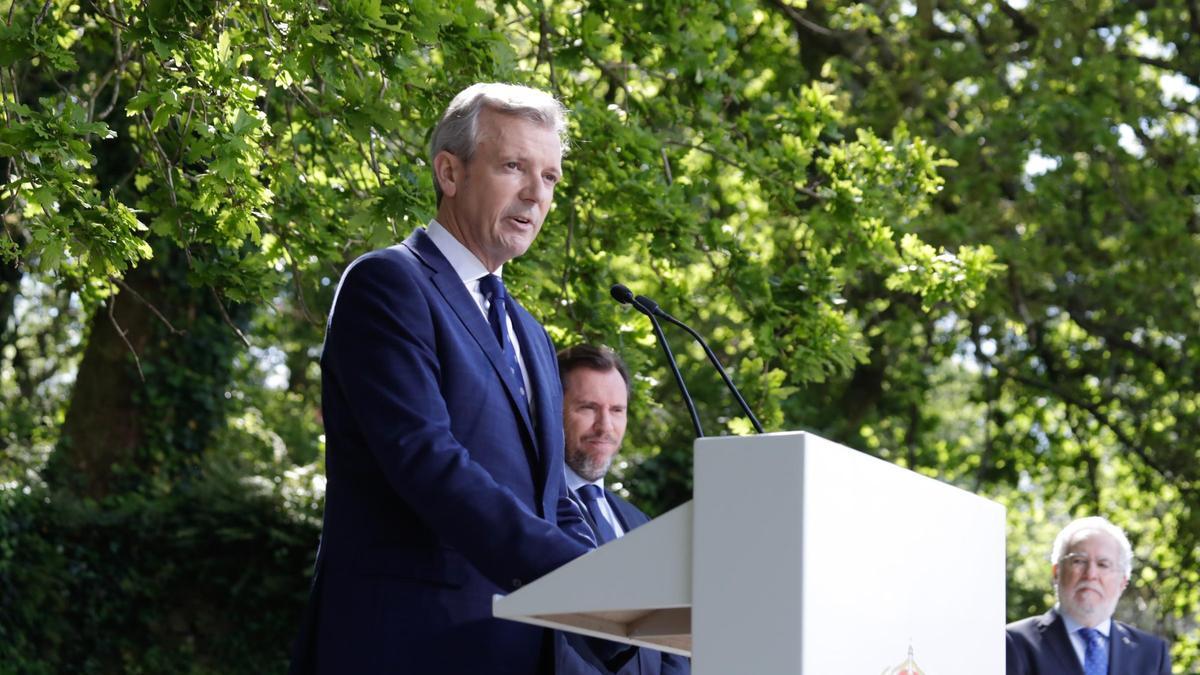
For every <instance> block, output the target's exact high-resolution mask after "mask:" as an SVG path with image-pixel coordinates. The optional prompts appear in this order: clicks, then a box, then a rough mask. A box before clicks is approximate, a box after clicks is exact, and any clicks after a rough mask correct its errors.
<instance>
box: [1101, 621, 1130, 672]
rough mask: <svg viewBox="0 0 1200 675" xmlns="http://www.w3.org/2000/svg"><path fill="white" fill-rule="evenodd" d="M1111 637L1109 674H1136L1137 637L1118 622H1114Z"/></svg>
mask: <svg viewBox="0 0 1200 675" xmlns="http://www.w3.org/2000/svg"><path fill="white" fill-rule="evenodd" d="M1109 635H1110V636H1111V639H1109V641H1108V644H1109V654H1108V672H1110V673H1132V672H1134V670H1133V666H1134V661H1135V660H1136V658H1135V657H1136V652H1135V650H1136V649H1137V636H1136V635H1133V634H1132V633H1130V631H1129V629H1128V628H1126V627H1125V626H1123V625H1121V623H1120V622H1118V621H1113V622H1112V630H1110V631H1109Z"/></svg>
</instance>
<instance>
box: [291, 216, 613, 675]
mask: <svg viewBox="0 0 1200 675" xmlns="http://www.w3.org/2000/svg"><path fill="white" fill-rule="evenodd" d="M510 306H511V310H510V313H511V318H512V322H513V326H514V329H515V331H516V333H517V335H518V338H519V339H520V341H521V348H522V355H523V358H524V361H525V365H526V369H527V370H528V372H529V379H530V384H531V386H532V394H531V395H532V397H533V415H532V416H531V415H530V408H529V406H528V405H527V404H526V402H525V401H524V399H523V397H522V396H521V394H520V393H519V392H518V388H519V386H520V382H519V381H518V380H519V378H520V376H519V375H517V376H516V377H513V375H512V373H511V371H510V370H509V368H508V366H507V365H506V363H505V358H504V355H503V352H502V351H501V349H500V346H499V343H498V342H497V341H496V339H495V337H494V334H493V333H492V331H491V329H490V327H489V325H488V322H487V319H486V318H485V317H484V315H483V313H482V312H481V311H480V310H479V306H478V305H477V304H476V303H475V300H474V299H473V298H472V297H471V295H470V293H469V292H468V291H467V289H466V287H465V286H464V285H463V283H462V281H461V280H460V279H459V277H458V275H457V274H456V273H455V271H454V269H453V268H452V267H451V266H450V264H449V262H448V261H447V260H446V259H445V257H444V256H442V254H441V252H440V251H438V249H437V247H436V246H435V245H434V244H433V241H432V240H431V239H430V238H429V236H428V235H427V234H426V233H425V231H424V229H421V228H418V229H417V230H416V231H414V232H413V234H412V235H411V236H410V237H409V238H408V239H407V240H405V242H404V243H403V244H402V245H399V246H393V247H391V248H388V249H383V250H380V251H375V252H372V253H368V254H367V255H364V256H363V257H361V258H359V259H358V260H356V261H355V262H354V263H353V264H352V265H351V266H350V267H349V268H348V269H347V270H346V273H345V274H344V275H343V277H342V280H341V282H340V284H339V287H338V290H337V294H336V295H335V298H334V307H333V310H332V312H331V314H330V319H329V325H328V327H327V331H326V336H325V346H324V350H323V352H322V355H321V369H322V412H323V415H324V419H325V433H326V454H325V460H326V473H327V477H328V483H327V487H326V497H325V521H324V529H323V531H322V535H321V546H320V548H319V551H318V554H317V568H316V572H315V577H314V582H313V591H312V597H311V598H310V601H309V610H308V615H307V617H306V628H305V630H303V631H302V634H301V638H300V639H299V640H298V641H297V645H296V652H295V660H294V662H293V671H298V672H304V671H310V672H311V671H313V670H315V671H316V672H321V673H394V672H403V673H437V674H439V675H440V674H451V673H471V674H475V673H505V674H512V675H529V674H531V673H538V672H545V671H546V670H548V667H549V664H550V663H551V662H552V659H553V656H552V655H551V653H550V649H551V647H550V646H549V645H550V642H549V641H548V637H549V632H548V631H545V630H544V629H541V628H537V627H533V626H527V625H523V624H518V623H513V622H508V621H502V620H498V619H494V618H492V595H493V594H495V593H506V592H510V591H512V590H514V589H516V588H518V587H520V586H521V585H522V584H524V583H527V582H529V581H532V580H534V579H536V578H538V577H540V576H542V575H543V574H545V573H547V572H549V571H551V570H553V569H555V568H556V567H558V566H560V565H562V564H563V563H566V562H568V561H569V560H571V559H573V558H575V557H577V556H579V555H581V554H583V553H584V552H586V551H587V547H586V545H585V544H584V543H581V542H582V541H585V540H587V539H590V536H591V535H590V532H589V531H588V529H587V525H586V523H585V522H584V521H583V520H582V516H581V515H580V514H579V512H578V510H577V509H576V508H575V506H574V504H573V503H572V502H571V501H570V500H569V499H568V498H567V493H566V487H565V482H564V479H563V459H562V447H563V437H562V393H561V389H560V385H559V380H558V366H557V363H556V361H555V355H554V347H553V345H552V344H551V342H550V338H549V336H548V335H547V334H546V332H545V331H544V330H543V329H542V327H541V326H540V325H539V324H538V323H537V321H535V320H534V319H533V317H532V316H530V315H529V313H528V312H526V311H525V310H524V309H523V308H522V307H521V306H520V305H519V304H517V303H516V302H515V301H512V302H510ZM560 516H562V517H563V518H566V519H568V520H569V521H570V522H561V523H560V522H559V521H560ZM560 526H561V528H560ZM564 529H566V530H568V531H569V533H568V532H564Z"/></svg>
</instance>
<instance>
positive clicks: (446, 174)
mask: <svg viewBox="0 0 1200 675" xmlns="http://www.w3.org/2000/svg"><path fill="white" fill-rule="evenodd" d="M433 175H434V177H435V178H436V179H437V182H438V187H440V188H441V189H442V194H443V195H444V196H446V197H453V196H454V195H455V193H457V192H458V184H459V183H461V182H462V180H463V176H464V175H465V171H464V167H463V163H462V161H461V160H459V158H458V157H457V156H455V155H453V154H451V153H449V152H446V151H445V150H443V151H441V152H439V153H438V154H437V155H435V156H434V158H433Z"/></svg>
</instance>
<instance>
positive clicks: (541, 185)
mask: <svg viewBox="0 0 1200 675" xmlns="http://www.w3.org/2000/svg"><path fill="white" fill-rule="evenodd" d="M551 192H552V189H551V188H550V186H548V185H547V184H546V181H544V180H542V178H541V176H537V175H533V174H530V175H528V176H526V178H525V181H524V184H523V185H522V186H521V194H520V197H521V199H524V200H525V201H528V202H534V203H536V204H544V203H545V202H547V201H549V199H550V194H551Z"/></svg>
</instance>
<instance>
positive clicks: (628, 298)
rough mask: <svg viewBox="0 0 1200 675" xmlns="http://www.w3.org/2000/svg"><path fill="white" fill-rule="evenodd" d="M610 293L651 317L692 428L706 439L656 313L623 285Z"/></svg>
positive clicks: (611, 289) (621, 301) (698, 436)
mask: <svg viewBox="0 0 1200 675" xmlns="http://www.w3.org/2000/svg"><path fill="white" fill-rule="evenodd" d="M609 292H610V293H612V296H613V299H614V300H616V301H617V302H619V303H621V304H622V305H633V307H634V309H636V310H637V311H639V312H641V313H642V314H645V315H646V316H648V317H650V325H651V326H653V327H654V335H655V337H657V338H658V344H660V345H662V349H663V353H665V354H666V355H667V365H668V366H670V367H671V374H672V375H674V376H675V384H677V385H679V391H681V392H683V402H684V403H686V404H687V409H688V414H690V415H691V416H692V426H693V427H695V428H696V438H704V429H702V428H701V427H700V415H698V414H697V413H696V403H695V401H693V400H692V395H691V394H689V393H688V390H687V385H686V384H684V383H683V375H682V374H681V373H680V372H679V364H677V363H676V362H675V355H674V354H672V353H671V345H669V344H667V336H666V335H664V334H663V330H662V326H661V325H660V324H659V323H658V319H657V318H655V316H654V312H653V311H652V310H651V309H650V308H649V307H648V306H647V305H645V304H643V303H642V296H640V295H639V296H638V297H636V298H635V297H633V291H631V290H629V289H628V288H626V287H625V286H624V285H622V284H613V285H612V288H610V289H609ZM655 307H657V305H656V306H655Z"/></svg>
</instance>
